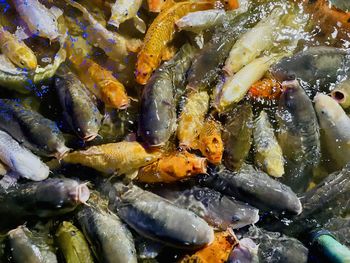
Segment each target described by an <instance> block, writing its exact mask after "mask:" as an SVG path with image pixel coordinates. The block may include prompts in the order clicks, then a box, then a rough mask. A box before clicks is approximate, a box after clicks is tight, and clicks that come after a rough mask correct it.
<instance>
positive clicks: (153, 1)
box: [147, 0, 166, 13]
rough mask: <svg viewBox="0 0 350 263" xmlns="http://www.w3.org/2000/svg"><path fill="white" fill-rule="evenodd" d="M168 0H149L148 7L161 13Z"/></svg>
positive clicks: (151, 10)
mask: <svg viewBox="0 0 350 263" xmlns="http://www.w3.org/2000/svg"><path fill="white" fill-rule="evenodd" d="M165 1H166V0H147V4H148V9H149V11H150V12H155V13H159V12H160V10H162V7H163V5H164V3H165Z"/></svg>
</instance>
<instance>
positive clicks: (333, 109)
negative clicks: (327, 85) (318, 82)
mask: <svg viewBox="0 0 350 263" xmlns="http://www.w3.org/2000/svg"><path fill="white" fill-rule="evenodd" d="M314 103H315V111H316V113H317V116H318V118H319V121H320V122H321V124H322V123H325V122H328V123H334V122H335V121H336V120H337V119H338V118H340V117H341V116H343V115H344V114H345V113H344V110H343V109H342V108H341V106H340V105H339V104H338V103H337V101H335V100H334V99H333V98H332V97H330V96H327V95H325V94H322V93H317V94H316V96H315V98H314Z"/></svg>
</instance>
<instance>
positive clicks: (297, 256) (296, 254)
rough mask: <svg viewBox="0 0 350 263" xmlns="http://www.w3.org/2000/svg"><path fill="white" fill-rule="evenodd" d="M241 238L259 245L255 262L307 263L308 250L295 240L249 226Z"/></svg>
mask: <svg viewBox="0 0 350 263" xmlns="http://www.w3.org/2000/svg"><path fill="white" fill-rule="evenodd" d="M242 237H243V238H249V239H251V240H252V241H253V242H254V243H257V244H259V248H258V261H257V262H274V263H277V262H286V263H299V262H300V263H306V262H308V254H309V250H308V249H307V248H306V247H305V246H304V245H303V243H301V242H300V241H299V240H297V239H295V238H292V237H289V236H286V235H283V234H281V233H278V232H270V231H266V230H264V229H262V228H258V227H255V226H251V227H250V228H249V229H248V232H246V233H244V234H242Z"/></svg>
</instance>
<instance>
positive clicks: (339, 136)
mask: <svg viewBox="0 0 350 263" xmlns="http://www.w3.org/2000/svg"><path fill="white" fill-rule="evenodd" d="M314 102H315V110H316V113H317V116H318V120H319V122H320V126H321V128H322V135H324V136H323V139H324V142H325V145H326V150H327V152H329V154H330V157H331V158H332V160H333V161H334V162H335V163H336V166H337V168H338V169H341V168H342V167H344V166H345V165H346V164H347V163H348V162H350V118H349V117H348V116H347V115H346V113H345V111H344V110H343V109H342V107H341V106H340V105H339V104H338V103H337V102H336V101H335V100H334V99H332V98H331V97H329V96H327V95H324V94H321V93H319V94H317V95H316V96H315V98H314Z"/></svg>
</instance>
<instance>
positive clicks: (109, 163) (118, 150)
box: [63, 141, 159, 177]
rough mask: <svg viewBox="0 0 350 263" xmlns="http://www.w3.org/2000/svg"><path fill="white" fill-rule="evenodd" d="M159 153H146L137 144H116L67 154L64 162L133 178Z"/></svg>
mask: <svg viewBox="0 0 350 263" xmlns="http://www.w3.org/2000/svg"><path fill="white" fill-rule="evenodd" d="M158 157H159V153H148V152H147V151H146V150H145V148H143V147H142V145H141V144H140V143H138V142H127V141H123V142H117V143H108V144H102V145H98V146H91V147H90V148H88V149H87V150H81V151H75V152H72V153H69V154H68V155H66V156H65V157H64V158H63V161H64V162H67V163H74V164H81V165H84V166H87V167H91V168H93V169H95V170H97V171H100V172H102V173H105V174H107V175H111V174H114V173H117V174H118V175H122V174H126V175H128V176H131V177H134V176H135V172H136V174H137V171H138V169H139V168H140V167H142V166H146V165H147V164H150V163H152V162H153V161H155V160H156V159H157V158H158Z"/></svg>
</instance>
